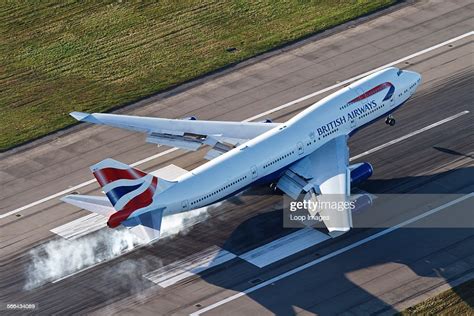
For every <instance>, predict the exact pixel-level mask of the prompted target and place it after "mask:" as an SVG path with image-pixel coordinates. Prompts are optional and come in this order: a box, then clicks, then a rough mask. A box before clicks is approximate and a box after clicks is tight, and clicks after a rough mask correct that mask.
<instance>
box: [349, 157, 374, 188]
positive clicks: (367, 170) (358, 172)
mask: <svg viewBox="0 0 474 316" xmlns="http://www.w3.org/2000/svg"><path fill="white" fill-rule="evenodd" d="M349 170H350V171H351V185H354V184H358V183H361V182H363V181H365V180H367V179H368V178H370V177H371V176H372V174H373V173H374V168H372V165H371V164H370V163H368V162H361V163H356V164H354V165H350V166H349Z"/></svg>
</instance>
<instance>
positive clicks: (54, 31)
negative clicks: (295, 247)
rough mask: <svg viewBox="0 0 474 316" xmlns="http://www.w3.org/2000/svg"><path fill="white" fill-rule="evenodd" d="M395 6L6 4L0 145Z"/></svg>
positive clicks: (0, 47)
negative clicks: (73, 113)
mask: <svg viewBox="0 0 474 316" xmlns="http://www.w3.org/2000/svg"><path fill="white" fill-rule="evenodd" d="M394 2H396V1H395V0H353V1H346V0H339V1H337V0H323V1H271V0H266V1H265V0H262V1H257V2H252V3H251V2H250V1H249V2H246V1H210V0H202V1H160V2H158V3H154V4H150V3H138V2H137V3H130V2H126V1H123V2H122V1H108V2H100V3H99V2H94V1H91V2H81V3H79V2H74V1H65V2H51V1H41V2H40V1H36V2H20V1H4V2H2V3H1V4H0V32H1V34H2V35H1V36H0V90H1V93H0V117H1V124H0V151H4V150H6V149H8V148H11V147H12V146H15V145H18V144H21V143H23V142H25V141H28V140H31V139H34V138H37V137H40V136H43V135H45V134H47V133H49V132H52V131H55V130H57V129H59V128H63V127H66V126H68V125H70V124H72V123H73V122H74V120H73V119H72V118H71V117H69V116H68V113H69V112H70V111H73V110H74V111H94V112H99V111H105V110H108V109H111V108H113V107H116V106H119V105H123V104H126V103H129V102H132V101H134V100H137V99H139V98H142V97H145V96H147V95H150V94H153V93H156V92H158V91H160V90H163V89H166V88H169V87H172V86H174V85H177V84H180V83H182V82H184V81H187V80H190V79H192V78H195V77H197V76H200V75H203V74H205V73H208V72H210V71H213V70H216V69H218V68H220V67H223V66H225V65H228V64H231V63H235V62H238V61H241V60H243V59H246V58H249V57H251V56H254V55H256V54H259V53H261V52H264V51H266V50H269V49H271V48H273V47H276V46H278V45H282V44H284V43H285V42H289V41H292V40H295V39H298V38H301V37H303V36H305V35H308V34H311V33H314V32H317V31H320V30H323V29H327V28H329V27H332V26H335V25H337V24H341V23H343V22H345V21H348V20H351V19H353V18H355V17H357V16H360V15H364V14H367V13H369V12H372V11H374V10H376V9H379V8H381V7H384V6H388V5H390V4H393V3H394ZM228 48H235V50H230V49H228Z"/></svg>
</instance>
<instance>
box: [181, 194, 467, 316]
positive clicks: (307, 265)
mask: <svg viewBox="0 0 474 316" xmlns="http://www.w3.org/2000/svg"><path fill="white" fill-rule="evenodd" d="M472 197H474V192H471V193H469V194H466V195H464V196H462V197H459V198H457V199H455V200H452V201H450V202H448V203H445V204H443V205H441V206H438V207H436V208H434V209H431V210H429V211H427V212H425V213H422V214H420V215H417V216H415V217H413V218H411V219H408V220H406V221H404V222H402V223H399V224H397V225H395V226H392V227H390V228H387V229H385V230H383V231H381V232H378V233H376V234H373V235H371V236H369V237H366V238H364V239H361V240H359V241H356V242H355V243H353V244H350V245H348V246H345V247H342V248H340V249H338V250H336V251H333V252H331V253H329V254H327V255H325V256H322V257H320V258H318V259H315V260H313V261H310V262H308V263H305V264H303V265H301V266H299V267H296V268H294V269H291V270H289V271H287V272H284V273H282V274H280V275H277V276H275V277H273V278H271V279H268V280H267V281H265V282H262V283H260V284H258V285H255V286H253V287H251V288H248V289H247V290H245V291H242V292H239V293H237V294H234V295H232V296H229V297H227V298H225V299H223V300H221V301H218V302H216V303H214V304H211V305H209V306H207V307H205V308H203V309H200V310H198V311H196V312H194V313H191V314H190V315H191V316H197V315H201V314H203V313H205V312H208V311H210V310H212V309H214V308H216V307H219V306H221V305H224V304H226V303H229V302H231V301H234V300H236V299H238V298H239V297H242V296H244V295H247V294H249V293H252V292H255V291H256V290H258V289H261V288H263V287H265V286H267V285H270V284H272V283H275V282H277V281H279V280H281V279H284V278H286V277H289V276H291V275H293V274H296V273H298V272H301V271H303V270H305V269H307V268H310V267H312V266H315V265H317V264H319V263H321V262H323V261H326V260H328V259H331V258H333V257H336V256H338V255H340V254H343V253H345V252H347V251H349V250H352V249H354V248H356V247H359V246H361V245H364V244H366V243H368V242H370V241H372V240H375V239H378V238H380V237H382V236H384V235H387V234H389V233H391V232H393V231H395V230H397V229H399V228H401V227H404V226H407V225H409V224H412V223H414V222H416V221H418V220H420V219H423V218H425V217H428V216H430V215H433V214H435V213H437V212H439V211H441V210H444V209H445V208H448V207H450V206H453V205H455V204H457V203H460V202H462V201H464V200H466V199H469V198H472Z"/></svg>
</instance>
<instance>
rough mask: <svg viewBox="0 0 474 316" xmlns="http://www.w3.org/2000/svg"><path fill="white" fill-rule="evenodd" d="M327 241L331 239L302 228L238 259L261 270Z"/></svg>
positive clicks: (313, 230)
mask: <svg viewBox="0 0 474 316" xmlns="http://www.w3.org/2000/svg"><path fill="white" fill-rule="evenodd" d="M328 239H331V237H329V236H328V235H326V234H324V233H322V232H320V231H318V230H316V229H313V228H303V229H300V230H298V231H296V232H294V233H291V234H289V235H286V236H283V237H281V238H279V239H276V240H274V241H272V242H270V243H268V244H265V245H263V246H260V247H258V248H255V249H253V250H250V251H248V252H246V253H244V254H242V255H240V256H239V258H241V259H244V260H245V261H248V262H250V263H251V264H253V265H256V266H257V267H259V268H263V267H265V266H267V265H269V264H272V263H274V262H276V261H279V260H281V259H284V258H286V257H289V256H291V255H293V254H295V253H297V252H300V251H302V250H304V249H306V248H309V247H312V246H314V245H317V244H319V243H321V242H323V241H325V240H328Z"/></svg>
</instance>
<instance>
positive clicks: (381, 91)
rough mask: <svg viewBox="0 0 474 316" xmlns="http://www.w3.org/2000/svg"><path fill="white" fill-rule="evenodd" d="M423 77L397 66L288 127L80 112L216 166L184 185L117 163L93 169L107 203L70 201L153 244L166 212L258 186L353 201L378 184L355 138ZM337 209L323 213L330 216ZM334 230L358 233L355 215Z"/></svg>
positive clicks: (340, 219) (192, 174)
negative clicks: (362, 185) (354, 190)
mask: <svg viewBox="0 0 474 316" xmlns="http://www.w3.org/2000/svg"><path fill="white" fill-rule="evenodd" d="M420 83H421V75H420V74H418V73H416V72H413V71H409V70H401V69H398V68H395V67H390V68H386V69H383V70H380V71H377V72H375V73H372V74H370V75H368V76H367V77H365V78H363V79H360V80H358V81H355V82H353V83H352V84H350V85H348V86H346V87H344V88H342V89H340V90H339V91H337V92H335V93H333V94H331V95H329V96H327V97H325V98H323V99H322V100H320V101H318V102H316V103H315V104H313V105H311V106H310V107H308V108H306V109H305V110H303V111H302V112H300V113H299V114H297V115H296V116H294V117H292V118H291V119H289V120H288V121H286V122H284V123H274V122H272V121H271V120H266V121H264V122H224V121H204V120H198V119H196V118H195V117H188V118H183V119H165V118H155V117H137V116H128V115H118V114H105V113H93V114H89V113H83V112H72V113H70V115H71V116H73V117H74V118H75V119H76V120H78V121H81V122H89V123H93V124H101V125H108V126H112V127H116V128H122V129H127V130H131V131H137V132H141V133H145V134H146V135H147V137H146V141H147V142H149V143H153V144H158V145H166V146H171V147H177V148H181V149H185V150H191V151H195V150H197V149H199V148H201V147H202V146H204V145H207V146H209V147H210V150H209V151H208V152H207V154H206V157H205V158H206V159H208V160H209V161H208V162H206V163H205V164H203V165H201V166H199V167H197V168H195V169H194V170H191V171H189V172H187V171H186V170H184V172H182V173H181V174H180V175H179V176H178V177H177V178H175V179H169V178H168V179H165V178H163V177H160V176H159V175H154V174H148V173H145V172H143V171H140V170H138V169H136V168H133V167H131V166H128V165H126V164H124V163H121V162H119V161H116V160H113V159H110V158H109V159H105V160H103V161H101V162H99V163H97V164H95V165H93V166H92V167H91V170H92V172H93V174H94V176H95V178H96V179H97V181H98V183H99V185H100V186H101V187H102V190H103V192H104V193H105V195H106V197H103V196H87V195H77V194H76V195H68V196H65V197H63V198H62V200H63V201H65V202H67V203H70V204H73V205H75V206H77V207H80V208H83V209H86V210H89V211H91V212H95V213H98V214H101V215H103V216H106V217H107V218H108V221H107V225H108V226H109V227H111V228H115V227H117V226H120V225H122V226H125V227H127V228H129V229H130V230H131V231H132V232H134V233H135V234H137V235H138V236H139V237H140V238H142V239H143V240H144V241H146V242H151V241H154V240H156V239H158V238H159V237H160V230H161V222H162V218H163V216H167V215H170V214H176V213H181V212H187V211H190V210H193V209H198V208H202V207H205V206H208V205H211V204H214V203H216V202H218V201H222V200H224V199H227V198H229V197H231V196H233V195H235V194H237V193H238V192H241V191H243V190H245V189H246V188H248V187H250V186H252V185H257V184H262V183H264V184H273V185H274V186H275V187H276V188H277V189H279V190H281V191H283V192H284V193H285V194H287V195H288V196H290V197H291V198H293V199H297V198H298V197H299V196H301V195H302V194H303V195H304V196H305V199H311V200H313V201H318V199H319V200H322V199H321V198H323V197H326V196H333V195H335V196H337V197H338V198H336V199H337V201H348V199H349V196H350V193H351V185H354V184H356V183H358V182H361V181H364V180H366V179H368V178H369V177H370V176H371V175H372V173H373V168H372V165H370V163H368V162H362V163H358V164H354V165H349V148H348V145H347V141H348V138H349V137H350V136H351V135H353V134H354V133H356V132H357V131H358V130H360V129H361V128H363V127H365V126H367V125H369V124H371V123H373V122H375V121H376V120H377V119H380V118H383V117H386V120H385V123H386V124H387V125H389V126H393V125H395V118H394V117H393V116H392V112H394V111H395V110H396V109H398V108H399V107H400V106H401V105H403V104H404V103H405V102H406V101H407V100H408V99H409V98H410V97H411V96H412V95H413V94H414V93H415V91H416V89H417V87H418V86H419V84H420ZM326 208H327V207H324V206H323V207H319V208H318V209H313V211H317V212H319V213H320V214H324V213H325V212H328V210H327V209H326ZM327 217H329V216H326V217H325V218H326V219H325V220H324V224H325V226H326V228H327V229H328V231H329V233H330V235H331V236H332V237H337V236H339V235H341V234H343V233H345V232H347V231H349V230H350V229H351V227H352V214H351V212H350V209H349V210H348V209H345V210H342V211H340V210H339V212H335V213H334V212H333V213H331V216H330V218H327Z"/></svg>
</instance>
